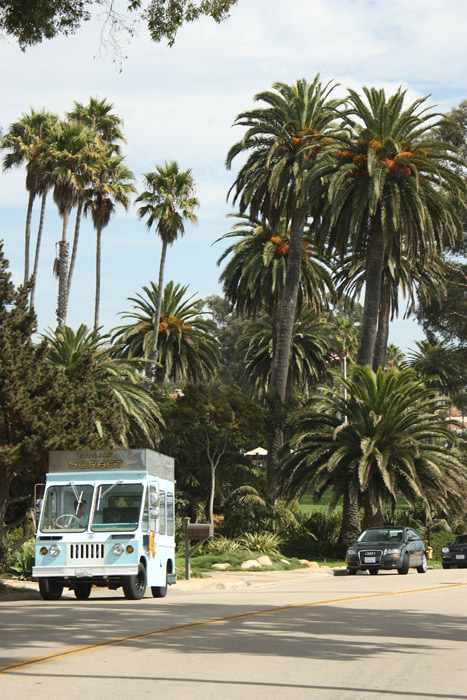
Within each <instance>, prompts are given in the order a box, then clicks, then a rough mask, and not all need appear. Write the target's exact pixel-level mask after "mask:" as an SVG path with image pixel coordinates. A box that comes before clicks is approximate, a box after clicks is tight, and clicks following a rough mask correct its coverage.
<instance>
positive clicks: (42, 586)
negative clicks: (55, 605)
mask: <svg viewBox="0 0 467 700" xmlns="http://www.w3.org/2000/svg"><path fill="white" fill-rule="evenodd" d="M39 593H40V594H41V596H42V598H43V599H44V600H60V598H61V597H62V593H63V583H61V582H60V581H57V580H56V579H53V578H40V579H39Z"/></svg>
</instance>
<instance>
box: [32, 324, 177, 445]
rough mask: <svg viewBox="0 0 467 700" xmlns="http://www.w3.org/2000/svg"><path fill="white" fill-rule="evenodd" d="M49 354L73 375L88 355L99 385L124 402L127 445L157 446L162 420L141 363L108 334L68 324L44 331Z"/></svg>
mask: <svg viewBox="0 0 467 700" xmlns="http://www.w3.org/2000/svg"><path fill="white" fill-rule="evenodd" d="M44 338H45V339H46V341H47V344H48V347H49V352H48V358H49V360H50V362H51V363H53V364H54V365H55V366H57V367H60V368H61V369H63V371H64V372H65V373H66V375H67V376H68V377H69V379H73V378H74V376H75V375H76V374H77V373H79V371H80V366H81V364H82V363H83V361H85V360H86V359H89V361H90V362H91V367H92V376H93V378H94V381H95V384H96V388H97V389H98V390H99V388H102V389H105V390H108V389H110V391H111V392H112V394H113V395H114V397H115V399H116V400H117V402H118V403H119V404H120V405H121V407H122V411H123V417H124V427H125V434H124V435H122V436H121V440H122V443H123V444H124V445H126V446H127V447H140V446H142V445H144V446H145V447H148V446H149V447H156V446H157V444H158V442H159V441H160V438H161V426H163V420H162V416H161V413H160V409H159V406H158V403H157V401H156V399H155V397H154V396H153V395H152V394H151V393H150V392H149V393H148V391H147V390H146V388H145V387H144V383H143V381H142V378H141V369H142V363H141V361H139V360H137V359H134V358H133V359H131V358H124V357H121V356H119V355H118V353H116V348H115V347H112V346H110V344H109V336H107V335H104V336H101V335H99V333H98V331H95V330H90V329H88V328H87V327H86V326H84V325H80V326H79V328H78V330H77V331H76V332H75V331H74V330H72V329H71V328H69V327H68V326H64V327H63V328H58V329H57V330H56V331H49V332H48V333H46V334H45V335H44Z"/></svg>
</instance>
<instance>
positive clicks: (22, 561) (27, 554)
mask: <svg viewBox="0 0 467 700" xmlns="http://www.w3.org/2000/svg"><path fill="white" fill-rule="evenodd" d="M35 545H36V543H35V541H34V540H27V542H25V543H24V544H23V545H22V546H21V547H20V548H19V549H18V550H17V551H16V552H15V553H14V555H13V562H12V564H11V566H10V569H11V570H12V571H13V572H14V577H15V578H19V579H21V580H23V581H24V580H25V579H29V578H31V576H32V567H33V566H34V555H35Z"/></svg>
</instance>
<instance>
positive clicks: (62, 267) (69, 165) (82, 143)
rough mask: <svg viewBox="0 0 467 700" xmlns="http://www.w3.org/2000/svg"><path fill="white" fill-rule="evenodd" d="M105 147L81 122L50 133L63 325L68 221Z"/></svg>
mask: <svg viewBox="0 0 467 700" xmlns="http://www.w3.org/2000/svg"><path fill="white" fill-rule="evenodd" d="M104 156H105V149H104V146H103V143H102V141H101V140H100V139H99V137H98V136H97V134H96V133H95V132H94V131H92V130H91V129H89V128H88V127H86V126H83V125H82V124H79V123H78V122H72V123H71V124H68V123H66V122H61V123H60V124H58V125H57V126H56V128H55V129H54V130H53V135H51V136H50V139H49V143H48V149H47V155H46V159H45V160H46V167H47V168H49V169H50V171H51V172H52V178H53V181H54V195H53V196H54V201H55V203H56V205H57V207H58V211H59V214H60V216H61V217H62V220H63V225H62V238H61V241H60V243H59V260H58V303H57V320H58V325H59V327H63V326H65V325H66V315H67V306H68V266H69V244H68V221H69V217H70V213H71V210H72V208H73V207H74V206H76V204H77V202H78V200H79V197H80V195H81V193H82V191H83V189H84V187H85V186H86V185H87V184H88V183H89V182H91V181H92V178H93V177H94V175H95V173H96V172H97V171H98V169H99V167H100V164H101V162H102V159H103V158H104Z"/></svg>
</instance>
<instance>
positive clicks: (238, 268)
mask: <svg viewBox="0 0 467 700" xmlns="http://www.w3.org/2000/svg"><path fill="white" fill-rule="evenodd" d="M237 218H238V219H239V221H238V222H237V223H236V224H234V225H233V227H232V230H231V231H230V232H229V233H226V234H224V235H223V236H221V237H220V238H218V239H217V241H216V243H217V242H218V241H223V240H224V239H227V238H236V239H238V238H239V239H240V240H236V241H235V242H234V243H232V244H231V245H229V246H228V248H227V249H226V250H225V251H224V252H223V253H222V255H221V257H220V258H219V260H218V262H217V264H218V265H220V264H221V263H222V262H223V261H224V260H225V259H226V258H227V257H228V256H231V258H230V260H229V261H228V262H227V264H226V266H225V268H224V270H223V272H222V274H221V276H220V282H222V283H223V287H224V296H225V298H226V299H227V300H228V301H229V302H230V303H231V304H232V306H233V308H234V309H235V311H236V312H237V314H239V315H246V316H248V317H250V316H252V317H253V318H254V317H255V316H256V314H257V313H258V312H260V311H267V312H268V313H269V314H270V315H271V316H272V317H273V318H275V319H277V315H278V312H279V308H280V303H281V299H282V294H283V291H284V287H285V282H286V273H287V261H288V254H289V250H290V230H288V229H287V223H286V219H285V218H282V219H280V220H279V222H278V223H277V224H276V226H274V227H272V226H271V225H270V224H268V222H267V221H266V220H259V219H252V218H250V217H249V216H246V215H237ZM332 290H333V285H332V281H331V276H330V274H329V271H328V270H327V268H326V267H325V266H324V264H323V263H322V262H321V261H320V260H319V258H318V256H317V255H316V252H315V251H314V249H313V248H312V246H311V241H310V237H309V236H308V234H307V233H306V232H305V234H304V242H303V245H302V270H301V276H300V281H299V288H298V294H297V302H296V312H297V314H298V313H300V311H301V309H302V306H303V304H304V303H306V304H307V305H308V307H311V308H313V309H314V310H315V311H316V313H318V314H319V313H321V312H322V310H323V309H324V308H326V307H327V296H326V295H327V294H328V293H329V292H330V291H332Z"/></svg>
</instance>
